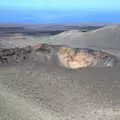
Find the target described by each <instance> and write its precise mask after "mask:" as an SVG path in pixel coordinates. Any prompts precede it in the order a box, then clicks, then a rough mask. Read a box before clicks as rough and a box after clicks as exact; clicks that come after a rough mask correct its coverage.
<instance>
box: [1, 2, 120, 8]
mask: <svg viewBox="0 0 120 120" xmlns="http://www.w3.org/2000/svg"><path fill="white" fill-rule="evenodd" d="M0 7H1V8H4V7H7V8H9V7H10V8H13V9H14V8H28V9H29V8H30V9H80V8H81V9H89V8H91V9H101V10H102V9H111V10H112V9H113V10H114V9H119V10H120V0H1V1H0Z"/></svg>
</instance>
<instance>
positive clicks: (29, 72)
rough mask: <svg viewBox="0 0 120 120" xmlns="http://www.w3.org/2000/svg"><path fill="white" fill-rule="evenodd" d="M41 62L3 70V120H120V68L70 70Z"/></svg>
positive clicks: (0, 88)
mask: <svg viewBox="0 0 120 120" xmlns="http://www.w3.org/2000/svg"><path fill="white" fill-rule="evenodd" d="M40 60H41V58H39V57H38V58H37V59H32V60H31V61H29V62H27V63H25V64H23V65H16V66H9V67H5V66H2V67H1V70H0V99H1V100H0V117H1V118H0V120H6V119H8V120H10V119H11V120H16V118H17V119H18V120H46V119H47V120H80V119H82V120H119V119H120V101H119V100H120V92H119V90H120V80H119V74H120V73H119V69H120V67H119V66H117V67H113V68H87V69H81V70H76V71H72V70H68V69H63V68H60V67H58V66H56V65H53V64H49V63H47V62H44V60H41V61H40Z"/></svg>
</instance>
